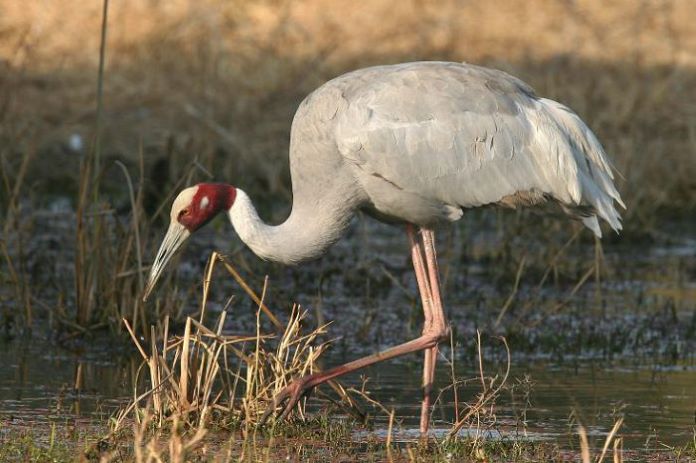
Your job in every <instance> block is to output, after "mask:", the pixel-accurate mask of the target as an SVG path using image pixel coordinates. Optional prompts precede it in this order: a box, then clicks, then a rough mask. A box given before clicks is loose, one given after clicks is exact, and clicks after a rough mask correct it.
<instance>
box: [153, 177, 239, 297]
mask: <svg viewBox="0 0 696 463" xmlns="http://www.w3.org/2000/svg"><path fill="white" fill-rule="evenodd" d="M236 196H237V190H236V189H235V188H234V187H233V186H231V185H225V184H223V183H199V184H198V185H196V186H192V187H189V188H186V189H185V190H183V191H181V193H179V195H178V196H177V197H176V199H175V200H174V203H173V204H172V211H171V214H170V223H169V229H168V230H167V234H166V235H165V236H164V239H163V240H162V244H161V245H160V248H159V251H157V257H156V258H155V261H154V262H153V264H152V268H151V269H150V277H149V279H148V282H147V287H146V288H145V293H144V295H143V300H146V299H147V297H148V296H149V295H150V292H152V290H153V288H154V287H155V284H156V283H157V280H158V279H159V277H160V276H161V274H162V271H163V270H164V268H165V267H166V266H167V263H168V262H169V261H170V260H171V258H172V257H173V256H174V255H175V254H176V252H177V251H178V250H179V249H180V248H181V245H182V244H183V243H184V241H186V239H187V238H188V237H189V236H191V234H192V233H193V232H195V231H196V230H198V229H200V228H201V227H202V226H203V225H205V224H207V223H208V222H210V221H211V220H212V219H213V218H214V217H215V216H216V215H217V214H218V213H219V212H221V211H227V210H229V209H230V208H231V207H232V204H234V199H235V197H236Z"/></svg>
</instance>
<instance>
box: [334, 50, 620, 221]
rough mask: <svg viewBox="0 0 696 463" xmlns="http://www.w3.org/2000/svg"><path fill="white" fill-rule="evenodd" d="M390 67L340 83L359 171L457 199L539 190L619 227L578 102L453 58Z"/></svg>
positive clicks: (344, 129)
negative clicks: (574, 106) (575, 108)
mask: <svg viewBox="0 0 696 463" xmlns="http://www.w3.org/2000/svg"><path fill="white" fill-rule="evenodd" d="M390 69H393V70H392V71H391V72H385V71H384V70H382V71H381V72H378V71H374V72H375V74H374V75H369V74H368V75H364V76H361V77H362V78H361V82H360V83H359V84H355V83H353V82H352V81H350V80H349V81H347V82H346V83H344V87H343V88H342V93H343V96H344V98H345V100H346V102H347V104H346V105H345V108H344V110H342V111H341V112H340V114H338V115H337V122H336V126H335V127H336V129H335V130H336V143H337V145H338V149H339V151H340V152H341V154H342V155H343V156H344V157H345V158H346V159H347V160H349V161H350V162H352V163H354V164H355V165H357V166H359V168H360V169H362V170H363V171H365V172H366V173H368V174H371V175H376V176H380V177H382V178H384V179H386V180H387V181H389V182H391V183H393V184H394V185H397V186H398V187H399V188H401V189H404V190H407V191H409V192H414V193H418V194H421V195H423V196H426V197H429V198H432V199H437V200H440V201H442V202H444V203H447V204H451V205H457V206H461V207H475V206H480V205H484V204H490V203H496V202H500V201H501V200H504V198H506V197H510V196H511V195H516V194H518V193H533V194H540V195H544V196H552V197H553V198H555V199H557V200H558V201H560V202H561V203H563V204H566V205H569V206H591V207H592V208H593V209H594V210H596V211H597V213H598V214H599V215H600V216H601V217H602V218H604V219H605V220H607V222H609V223H610V225H611V226H612V227H613V228H615V229H619V228H620V227H621V224H620V222H619V220H620V217H619V215H618V213H617V211H616V210H615V208H614V205H613V201H614V200H616V201H617V202H618V203H619V204H623V203H621V199H620V196H619V194H618V192H617V191H616V188H615V187H614V184H613V182H612V178H613V175H612V171H611V166H610V164H609V162H608V159H607V156H606V154H605V153H604V150H603V149H602V147H601V145H600V144H599V142H598V141H597V139H596V137H595V136H594V135H593V134H592V132H591V131H590V129H589V128H588V127H587V126H586V125H585V124H584V123H583V122H582V121H581V120H580V118H579V117H578V116H577V115H576V114H575V113H573V112H572V111H571V110H570V109H568V108H566V107H565V106H563V105H561V104H559V103H556V102H554V101H551V100H547V99H540V98H537V97H536V96H534V94H533V91H532V90H531V89H530V88H529V87H528V86H527V85H526V84H524V83H523V82H522V81H520V80H518V79H516V78H514V77H512V76H510V75H508V74H506V73H503V72H501V71H495V70H490V69H486V68H481V67H477V66H471V65H458V64H451V63H415V64H411V65H405V66H403V67H401V68H399V67H390ZM595 222H596V221H595ZM591 228H595V227H591ZM597 230H598V229H597ZM597 230H595V231H597Z"/></svg>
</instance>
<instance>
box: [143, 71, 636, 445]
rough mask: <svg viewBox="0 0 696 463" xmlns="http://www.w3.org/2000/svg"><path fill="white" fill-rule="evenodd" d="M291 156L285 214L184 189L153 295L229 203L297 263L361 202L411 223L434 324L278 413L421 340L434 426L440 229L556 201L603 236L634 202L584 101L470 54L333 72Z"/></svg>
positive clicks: (425, 409)
mask: <svg viewBox="0 0 696 463" xmlns="http://www.w3.org/2000/svg"><path fill="white" fill-rule="evenodd" d="M289 157H290V174H291V177H292V195H293V203H292V210H291V212H290V215H289V217H288V218H287V219H286V220H285V221H284V222H283V223H281V224H279V225H269V224H266V223H264V221H263V220H261V219H260V218H259V215H258V214H257V211H256V209H255V208H254V205H253V204H252V202H251V200H250V199H249V196H248V195H247V194H246V193H245V192H244V191H243V190H242V189H240V188H237V187H234V186H231V185H227V184H215V183H201V184H198V185H196V186H193V187H189V188H186V189H185V190H183V191H182V192H181V193H180V194H179V195H178V197H177V198H176V199H175V200H174V203H173V205H172V210H171V224H170V225H169V229H168V230H167V234H166V236H165V237H164V241H163V242H162V245H161V247H160V249H159V251H158V253H157V256H156V258H155V261H154V263H153V265H152V269H151V273H150V277H149V281H148V285H147V288H146V291H145V297H147V295H148V294H149V293H150V292H151V291H152V288H153V286H154V285H155V283H156V282H157V279H158V278H159V277H160V275H161V273H162V270H163V269H164V268H165V266H166V265H167V262H169V260H170V259H171V258H172V256H173V255H174V254H175V252H176V251H177V250H178V249H179V248H180V246H181V245H182V243H183V242H184V241H185V240H186V239H187V238H188V237H189V236H190V235H191V234H192V233H193V232H195V231H196V230H198V229H199V228H201V227H202V226H203V225H205V224H206V223H207V222H209V221H210V220H211V219H212V218H213V217H215V216H216V215H217V214H218V213H220V212H224V213H225V214H227V216H228V217H229V219H230V221H231V222H232V226H233V227H234V229H235V230H236V232H237V234H238V235H239V237H240V238H241V240H242V241H243V242H244V243H246V245H247V246H248V247H249V248H251V250H252V251H253V252H254V253H255V254H256V255H257V256H259V257H260V258H262V259H265V260H269V261H274V262H280V263H282V264H290V265H295V264H300V263H302V262H305V261H308V260H311V259H316V258H318V257H320V256H321V255H322V254H324V253H325V252H326V251H327V249H328V248H329V247H330V246H331V245H332V244H333V243H335V242H336V241H337V240H338V239H339V238H340V237H341V235H342V234H343V233H344V231H345V230H346V228H347V227H348V225H349V223H350V222H351V218H352V217H353V216H354V214H355V213H356V212H357V211H359V210H360V211H364V212H366V213H367V214H369V215H371V216H373V217H375V218H377V219H378V220H381V221H383V222H387V223H390V224H402V225H404V226H405V230H406V234H407V236H408V240H409V243H410V253H411V259H412V261H413V268H414V270H415V274H416V280H417V285H418V290H419V292H420V296H421V302H422V306H423V313H424V325H423V331H422V334H421V336H419V337H418V338H416V339H413V340H411V341H408V342H406V343H404V344H400V345H398V346H395V347H392V348H390V349H387V350H385V351H383V352H379V353H376V354H374V355H370V356H367V357H364V358H361V359H358V360H354V361H352V362H349V363H346V364H344V365H341V366H337V367H334V368H331V369H329V370H326V371H323V372H319V373H314V374H310V375H307V376H305V377H302V378H298V379H296V380H294V381H293V382H291V383H290V384H289V385H288V386H287V387H286V388H284V389H283V390H282V391H281V392H280V393H279V394H278V395H277V396H276V397H275V398H274V403H273V404H272V406H271V407H269V410H268V411H267V415H268V414H269V413H273V411H275V410H278V411H279V412H280V418H281V419H282V418H284V417H286V416H287V415H288V414H289V412H290V411H291V410H292V409H293V408H294V406H295V405H296V404H297V402H298V400H299V399H300V398H301V397H302V395H303V394H305V393H306V392H308V391H310V390H311V389H312V388H314V387H315V386H317V385H319V384H321V383H324V382H326V381H328V380H331V379H333V378H336V377H338V376H340V375H343V374H346V373H349V372H353V371H355V370H358V369H360V368H364V367H366V366H368V365H373V364H375V363H377V362H382V361H385V360H388V359H391V358H394V357H397V356H401V355H404V354H408V353H410V352H416V351H421V350H422V351H424V352H425V361H424V367H423V399H422V407H421V415H420V420H421V421H420V430H421V432H422V433H427V430H428V426H429V421H430V400H431V398H430V397H431V390H432V384H433V376H434V370H435V362H436V360H437V352H438V343H440V342H441V341H443V340H444V339H446V338H447V337H448V333H449V328H448V323H447V320H446V318H445V313H444V311H443V306H442V295H441V292H440V282H439V277H438V263H437V255H436V251H435V233H434V229H435V228H436V227H437V226H438V225H441V224H447V223H450V222H454V221H457V220H459V219H460V218H461V217H462V216H463V213H464V211H465V210H466V209H470V208H475V207H481V206H489V205H499V206H504V207H512V208H517V207H522V206H539V205H542V204H544V203H546V204H548V205H554V204H555V205H558V206H560V208H561V209H562V210H563V211H564V212H565V213H566V214H567V215H568V216H570V217H573V218H576V219H578V220H581V221H582V222H583V223H584V224H585V225H586V226H587V227H588V228H589V229H590V230H592V231H593V232H594V234H595V235H596V236H598V237H601V231H600V227H599V223H598V219H597V218H598V217H601V218H602V219H603V220H605V221H606V222H607V223H608V224H609V226H610V227H611V228H612V229H614V230H615V231H617V232H618V231H619V230H620V229H621V217H620V215H619V213H618V212H617V210H616V208H615V203H616V204H618V205H621V206H622V207H624V208H625V206H624V204H623V202H622V200H621V197H620V195H619V193H618V191H617V190H616V187H615V186H614V183H613V178H614V177H613V173H612V166H611V165H610V162H609V160H608V158H607V155H606V154H605V152H604V150H603V148H602V146H601V144H600V143H599V141H598V140H597V138H596V137H595V135H594V134H593V133H592V131H591V130H590V129H589V128H588V126H587V125H586V124H585V123H584V122H583V121H582V120H581V119H580V118H579V117H578V115H577V114H575V113H574V112H573V111H572V110H570V109H569V108H568V107H566V106H564V105H562V104H560V103H557V102H556V101H553V100H549V99H546V98H541V97H538V96H536V95H535V93H534V91H533V90H532V89H531V88H530V87H529V86H528V85H527V84H525V83H524V82H522V81H521V80H519V79H517V78H515V77H513V76H511V75H509V74H507V73H505V72H502V71H498V70H493V69H488V68H485V67H480V66H475V65H471V64H466V63H464V64H462V63H452V62H415V63H404V64H395V65H386V66H376V67H369V68H365V69H360V70H357V71H353V72H349V73H347V74H344V75H341V76H339V77H337V78H334V79H333V80H330V81H329V82H327V83H325V84H323V85H322V86H321V87H319V88H318V89H316V90H315V91H313V92H312V93H311V94H310V95H309V96H307V97H306V98H305V99H304V101H302V103H301V104H300V106H299V108H298V109H297V112H296V113H295V117H294V119H293V122H292V128H291V132H290V154H289ZM282 405H284V407H283V408H280V407H281V406H282Z"/></svg>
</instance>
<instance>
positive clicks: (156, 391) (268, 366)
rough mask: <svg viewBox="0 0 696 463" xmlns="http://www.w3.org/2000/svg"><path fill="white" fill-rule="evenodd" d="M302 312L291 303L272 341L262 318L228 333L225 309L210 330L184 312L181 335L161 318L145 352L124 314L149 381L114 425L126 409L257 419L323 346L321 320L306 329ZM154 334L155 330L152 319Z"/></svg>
mask: <svg viewBox="0 0 696 463" xmlns="http://www.w3.org/2000/svg"><path fill="white" fill-rule="evenodd" d="M305 315H306V312H305V311H303V310H302V309H301V308H300V307H299V306H294V308H293V311H292V313H291V314H290V318H289V321H288V324H287V325H286V327H285V330H284V331H283V333H282V334H281V336H280V337H279V338H278V339H277V342H275V343H273V344H274V345H271V343H270V342H271V340H272V339H273V338H274V336H273V335H270V334H262V333H261V331H260V321H259V325H258V326H259V328H258V330H257V332H256V333H254V334H251V335H249V336H231V335H225V334H223V332H222V330H223V326H224V323H225V319H226V316H227V312H226V311H223V312H222V313H221V314H220V316H219V318H218V319H217V321H216V323H215V327H214V329H212V330H211V329H209V328H207V327H205V326H204V325H203V324H202V323H200V322H198V321H196V320H194V319H192V318H190V317H189V318H187V320H186V325H185V329H184V334H183V335H182V336H174V337H172V338H171V339H169V338H168V337H167V334H166V329H167V324H165V337H164V339H163V341H162V344H161V348H158V346H157V344H156V343H155V342H154V341H153V342H152V344H151V346H150V349H149V350H150V352H149V353H146V351H145V349H144V348H143V346H142V345H141V344H140V343H139V342H138V340H137V338H136V336H135V333H133V332H132V330H131V328H130V325H129V324H128V322H127V321H125V320H124V323H125V324H126V326H127V327H128V330H129V332H131V335H132V339H133V342H134V343H135V344H136V346H137V348H138V351H139V352H140V354H141V355H142V357H143V367H144V368H143V369H144V370H145V371H146V372H147V373H146V374H147V379H148V381H147V382H148V384H149V387H148V389H147V391H145V392H144V393H140V394H137V393H136V394H135V397H134V399H133V401H132V403H131V405H130V406H129V407H127V408H126V409H124V410H123V411H122V412H121V413H120V415H119V417H118V418H117V419H116V422H115V426H114V428H115V429H119V428H120V426H121V423H122V422H123V421H124V419H125V418H126V417H128V416H130V415H131V412H132V415H133V416H134V417H135V418H136V419H139V417H142V416H145V414H146V413H149V414H150V415H151V416H152V417H153V420H154V421H153V423H155V424H157V425H158V426H162V425H163V424H164V423H165V422H166V421H167V420H168V419H169V418H170V417H178V418H177V419H180V420H182V421H183V422H184V423H185V424H186V425H189V426H193V427H195V428H197V429H200V428H204V427H206V426H207V425H209V424H210V422H211V420H212V419H215V423H216V425H217V426H224V427H229V426H231V425H234V424H239V423H242V422H243V423H245V424H247V425H253V424H256V423H257V421H258V419H259V418H260V415H261V414H262V413H263V412H264V411H265V410H266V407H267V406H268V405H269V404H270V403H272V398H273V396H274V395H275V394H276V393H278V392H279V391H280V390H281V389H282V388H283V387H284V386H286V385H287V384H288V382H289V381H291V380H292V378H294V377H297V376H302V375H305V374H309V373H311V372H312V371H313V370H314V369H315V366H316V362H317V359H318V358H319V357H320V356H321V354H322V353H323V352H324V350H325V349H326V346H327V343H318V342H317V338H318V337H319V336H321V335H323V334H325V333H326V325H324V326H321V327H318V328H317V329H315V330H312V331H310V332H306V333H305V332H303V329H302V321H303V319H304V317H305ZM257 316H260V310H259V314H257ZM151 338H153V339H154V338H155V336H154V327H153V333H152V336H151ZM249 348H250V349H249ZM143 404H146V405H143ZM302 412H303V411H302V409H300V413H302Z"/></svg>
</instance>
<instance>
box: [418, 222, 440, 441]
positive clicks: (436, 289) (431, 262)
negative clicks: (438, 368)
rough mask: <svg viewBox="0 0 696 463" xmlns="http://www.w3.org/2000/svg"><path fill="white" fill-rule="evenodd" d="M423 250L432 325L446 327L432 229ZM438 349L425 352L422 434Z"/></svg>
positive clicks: (427, 418) (426, 424) (427, 232)
mask: <svg viewBox="0 0 696 463" xmlns="http://www.w3.org/2000/svg"><path fill="white" fill-rule="evenodd" d="M421 233H422V235H423V250H424V252H425V261H426V265H425V266H426V268H427V271H428V275H427V277H426V278H427V279H428V280H429V286H430V288H431V289H432V291H431V298H432V302H431V304H432V308H431V312H432V316H433V321H432V323H433V324H435V325H437V326H446V322H445V314H444V310H443V308H442V297H441V295H440V277H439V275H438V274H439V269H438V265H437V254H436V252H435V232H434V231H433V230H431V229H422V230H421ZM437 352H438V347H437V344H435V345H434V346H433V347H431V348H430V349H427V350H426V351H425V357H426V361H425V362H424V366H423V405H422V407H421V420H420V431H421V434H426V433H427V432H428V427H429V425H430V401H431V394H432V389H433V382H434V380H435V364H436V362H437Z"/></svg>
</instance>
